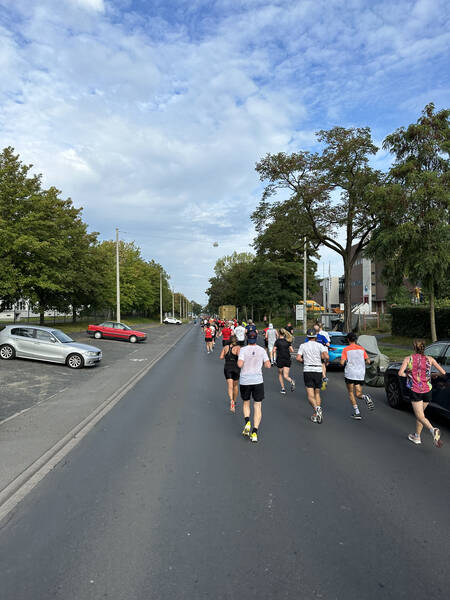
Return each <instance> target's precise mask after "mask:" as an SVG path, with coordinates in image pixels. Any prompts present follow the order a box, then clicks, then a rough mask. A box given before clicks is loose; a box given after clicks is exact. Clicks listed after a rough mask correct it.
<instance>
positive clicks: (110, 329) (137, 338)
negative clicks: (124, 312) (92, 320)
mask: <svg viewBox="0 0 450 600" xmlns="http://www.w3.org/2000/svg"><path fill="white" fill-rule="evenodd" d="M87 334H88V335H90V336H91V337H95V339H97V340H99V339H101V338H111V339H116V340H126V341H127V342H131V343H132V344H134V343H135V342H143V341H144V340H145V339H147V334H146V333H143V332H142V331H135V330H134V329H131V327H128V325H124V324H123V323H115V322H114V321H105V322H104V323H100V325H88V330H87Z"/></svg>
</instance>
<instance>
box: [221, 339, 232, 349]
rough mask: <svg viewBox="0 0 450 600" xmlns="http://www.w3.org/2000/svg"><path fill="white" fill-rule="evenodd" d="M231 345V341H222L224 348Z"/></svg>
mask: <svg viewBox="0 0 450 600" xmlns="http://www.w3.org/2000/svg"><path fill="white" fill-rule="evenodd" d="M230 344H231V340H222V346H224V347H225V346H229V345H230Z"/></svg>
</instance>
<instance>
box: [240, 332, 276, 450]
mask: <svg viewBox="0 0 450 600" xmlns="http://www.w3.org/2000/svg"><path fill="white" fill-rule="evenodd" d="M257 337H258V334H257V333H256V332H255V331H250V332H249V333H248V336H247V341H248V346H245V347H244V348H241V351H240V353H239V360H238V367H240V368H241V375H240V378H239V384H240V391H241V398H242V401H243V412H244V421H245V425H244V429H243V431H242V435H243V436H247V437H250V441H251V442H257V441H258V428H259V425H260V423H261V418H262V410H261V403H262V401H263V400H264V380H263V375H262V367H263V365H264V366H265V367H266V368H267V369H270V361H269V357H268V356H267V352H266V351H265V350H264V348H261V346H257V345H256V339H257ZM251 397H253V429H252V432H251V433H250V430H251V427H252V426H251V421H250V398H251Z"/></svg>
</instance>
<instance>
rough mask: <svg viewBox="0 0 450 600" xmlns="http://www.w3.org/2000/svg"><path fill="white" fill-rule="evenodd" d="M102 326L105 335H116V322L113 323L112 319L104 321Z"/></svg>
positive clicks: (110, 336) (108, 336) (107, 336)
mask: <svg viewBox="0 0 450 600" xmlns="http://www.w3.org/2000/svg"><path fill="white" fill-rule="evenodd" d="M100 327H101V331H102V334H103V337H105V338H112V337H114V336H115V331H114V323H112V322H110V321H105V323H102V324H101V325H100Z"/></svg>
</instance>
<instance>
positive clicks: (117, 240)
mask: <svg viewBox="0 0 450 600" xmlns="http://www.w3.org/2000/svg"><path fill="white" fill-rule="evenodd" d="M116 320H117V321H120V273H119V228H118V227H116Z"/></svg>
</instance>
